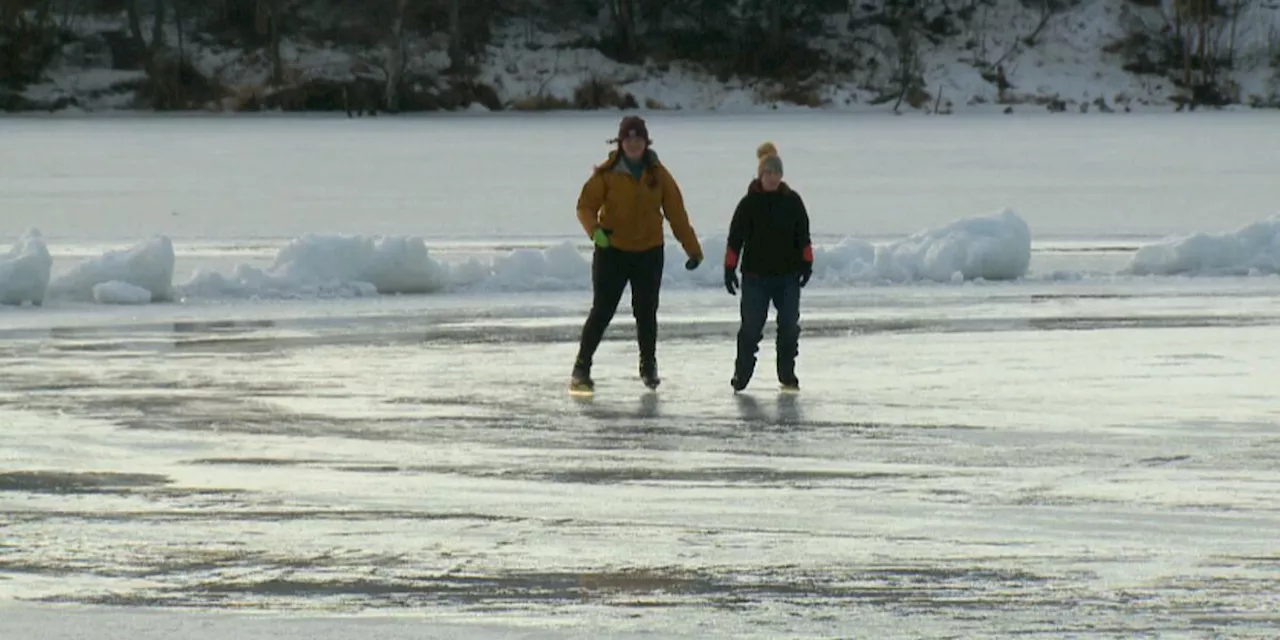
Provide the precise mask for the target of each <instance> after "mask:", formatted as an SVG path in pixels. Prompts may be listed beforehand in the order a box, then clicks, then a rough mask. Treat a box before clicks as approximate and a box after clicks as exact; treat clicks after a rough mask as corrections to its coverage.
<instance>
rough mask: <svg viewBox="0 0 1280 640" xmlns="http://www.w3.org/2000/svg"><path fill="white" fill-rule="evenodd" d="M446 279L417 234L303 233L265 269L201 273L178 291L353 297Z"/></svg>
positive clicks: (436, 285)
mask: <svg viewBox="0 0 1280 640" xmlns="http://www.w3.org/2000/svg"><path fill="white" fill-rule="evenodd" d="M447 282H448V280H447V271H446V269H444V268H443V267H442V266H441V265H440V264H439V263H437V262H436V261H435V260H433V259H432V258H431V257H430V256H429V255H428V250H427V245H426V242H424V241H423V239H422V238H420V237H416V236H401V237H372V236H339V235H322V234H308V235H305V236H302V237H300V238H295V239H293V240H291V241H290V242H289V244H287V245H285V246H284V247H283V248H282V249H281V250H280V252H279V253H278V254H276V258H275V260H274V261H273V262H272V264H271V266H269V267H268V268H267V269H265V270H263V269H258V268H256V267H251V266H248V265H240V266H239V267H237V268H236V270H235V272H234V273H233V274H232V275H231V276H230V277H227V276H223V275H222V274H219V273H216V272H211V271H200V272H197V273H196V274H195V276H194V277H192V279H191V280H190V281H188V282H187V283H185V284H183V285H182V286H181V287H180V290H181V291H182V293H183V294H184V295H185V296H188V297H226V296H232V297H299V296H311V297H357V296H370V295H377V294H379V293H433V292H436V291H440V290H442V289H444V288H445V286H446V284H447Z"/></svg>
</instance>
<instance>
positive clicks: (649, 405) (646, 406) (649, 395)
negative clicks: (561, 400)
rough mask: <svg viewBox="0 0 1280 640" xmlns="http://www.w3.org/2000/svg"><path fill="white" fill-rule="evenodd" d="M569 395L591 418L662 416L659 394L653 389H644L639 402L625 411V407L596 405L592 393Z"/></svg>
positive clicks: (645, 417) (646, 418) (650, 417)
mask: <svg viewBox="0 0 1280 640" xmlns="http://www.w3.org/2000/svg"><path fill="white" fill-rule="evenodd" d="M571 397H572V398H573V402H574V404H576V405H578V410H579V411H581V412H582V414H583V415H585V416H589V417H591V418H596V419H606V420H607V419H612V418H620V417H624V416H625V417H634V418H639V419H641V420H650V419H653V418H659V417H662V412H661V405H662V402H661V400H660V398H659V395H658V394H657V393H655V392H653V391H646V392H644V393H642V394H640V404H639V405H637V406H635V407H633V409H632V410H631V411H626V410H625V409H623V410H619V409H621V407H618V408H615V407H612V406H609V405H606V406H597V405H596V403H595V395H594V394H586V395H573V396H571Z"/></svg>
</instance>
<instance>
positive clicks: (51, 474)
mask: <svg viewBox="0 0 1280 640" xmlns="http://www.w3.org/2000/svg"><path fill="white" fill-rule="evenodd" d="M169 482H170V480H169V478H167V477H165V476H162V475H157V474H150V473H117V472H111V471H103V472H75V471H7V472H3V473H0V491H20V492H27V493H113V492H118V491H124V490H129V489H137V488H141V487H155V486H160V485H164V484H168V483H169Z"/></svg>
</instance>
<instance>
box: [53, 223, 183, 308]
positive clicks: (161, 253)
mask: <svg viewBox="0 0 1280 640" xmlns="http://www.w3.org/2000/svg"><path fill="white" fill-rule="evenodd" d="M173 264H174V254H173V242H172V241H171V240H169V238H168V237H166V236H155V237H152V238H150V239H148V240H146V241H144V242H141V243H139V244H137V245H135V246H133V247H131V248H129V249H122V250H118V251H108V252H107V253H105V254H103V255H102V256H99V257H97V258H91V259H89V260H85V261H84V262H81V263H80V264H78V265H76V266H75V267H73V268H72V269H71V270H70V271H68V272H67V273H65V274H62V275H61V276H58V277H57V278H55V279H54V280H53V282H52V283H50V285H49V294H50V295H51V296H55V297H58V298H69V299H73V300H81V301H86V302H87V301H91V300H95V299H96V297H95V294H94V287H95V286H96V285H99V284H104V283H108V282H113V281H114V282H121V283H126V284H130V285H133V286H135V287H139V288H142V289H146V290H147V291H148V292H150V294H151V299H152V300H154V301H167V300H172V299H173Z"/></svg>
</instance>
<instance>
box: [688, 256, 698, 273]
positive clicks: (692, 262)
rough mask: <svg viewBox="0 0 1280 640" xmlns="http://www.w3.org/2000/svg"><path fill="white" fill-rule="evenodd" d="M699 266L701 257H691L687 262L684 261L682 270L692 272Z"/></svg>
mask: <svg viewBox="0 0 1280 640" xmlns="http://www.w3.org/2000/svg"><path fill="white" fill-rule="evenodd" d="M700 264H702V257H701V256H691V257H690V258H689V259H688V260H687V261H685V263H684V268H685V269H687V270H689V271H693V270H694V269H697V268H698V265H700Z"/></svg>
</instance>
